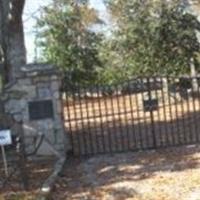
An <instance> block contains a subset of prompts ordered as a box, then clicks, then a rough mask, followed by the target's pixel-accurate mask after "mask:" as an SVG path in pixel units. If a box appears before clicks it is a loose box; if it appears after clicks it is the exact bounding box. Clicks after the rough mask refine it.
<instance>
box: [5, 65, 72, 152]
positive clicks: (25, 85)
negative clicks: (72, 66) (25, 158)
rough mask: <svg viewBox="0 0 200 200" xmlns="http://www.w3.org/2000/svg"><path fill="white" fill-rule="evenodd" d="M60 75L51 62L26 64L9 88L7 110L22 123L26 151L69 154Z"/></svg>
mask: <svg viewBox="0 0 200 200" xmlns="http://www.w3.org/2000/svg"><path fill="white" fill-rule="evenodd" d="M60 87H61V74H60V73H59V71H58V70H57V69H56V68H55V67H54V66H52V65H47V64H37V65H33V64H32V65H26V66H23V67H22V68H21V72H20V73H19V75H18V77H17V79H16V82H15V83H14V84H11V85H9V86H8V87H7V89H6V94H7V99H6V101H5V111H6V113H8V114H10V115H12V116H13V118H14V120H16V121H17V122H22V124H23V131H24V135H25V143H26V151H27V153H30V152H33V151H34V150H35V148H36V147H37V146H38V144H39V143H40V142H41V138H43V140H42V144H41V145H40V147H39V149H38V151H37V154H38V155H52V154H55V153H56V154H57V153H66V151H67V150H68V147H69V145H68V139H67V135H66V134H65V131H64V122H63V119H62V105H61V96H62V95H61V93H60Z"/></svg>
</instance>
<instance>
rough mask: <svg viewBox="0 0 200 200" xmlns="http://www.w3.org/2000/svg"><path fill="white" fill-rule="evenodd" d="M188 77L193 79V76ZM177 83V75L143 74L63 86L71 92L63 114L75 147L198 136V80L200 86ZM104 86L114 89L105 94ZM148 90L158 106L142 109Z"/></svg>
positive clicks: (170, 142)
mask: <svg viewBox="0 0 200 200" xmlns="http://www.w3.org/2000/svg"><path fill="white" fill-rule="evenodd" d="M185 80H186V81H188V82H192V80H193V77H190V78H188V77H187V78H186V79H185ZM164 82H166V84H165V83H164ZM167 84H168V87H171V86H172V87H174V88H175V90H174V92H173V91H170V88H169V89H167ZM178 84H179V85H180V78H179V77H178V78H177V77H162V76H161V77H139V78H136V79H134V80H133V81H130V80H128V81H127V82H124V83H123V84H121V83H119V84H117V85H112V86H105V87H102V86H99V85H97V86H95V87H89V88H88V87H82V86H79V85H75V86H76V87H74V89H75V90H74V91H75V92H72V91H70V90H69V88H68V89H67V90H66V91H65V92H66V94H72V98H71V95H70V97H67V100H66V101H67V102H66V103H65V106H66V107H67V108H66V109H65V113H64V114H65V123H66V125H67V127H68V132H70V133H69V134H70V137H71V140H72V148H73V149H72V151H73V152H74V154H76V155H93V154H97V153H106V152H109V153H113V152H122V151H129V150H134V151H135V150H140V149H141V150H145V149H155V148H160V147H167V146H175V145H176V146H177V145H182V144H191V143H196V142H199V139H200V136H199V133H198V132H199V129H200V126H199V124H198V121H197V120H198V118H199V114H198V113H199V112H200V95H199V86H198V91H197V92H196V91H194V88H193V87H192V88H191V89H190V90H191V91H189V90H188V89H184V88H180V87H179V88H178ZM176 85H177V86H176ZM94 88H95V89H94ZM171 89H173V88H171ZM180 89H181V90H182V91H180ZM106 91H108V92H109V91H113V93H112V92H111V93H110V94H109V95H108V94H107V95H106V96H105V94H106ZM119 91H120V92H121V93H120V92H119ZM88 92H89V93H88ZM171 92H173V94H174V95H173V96H174V99H172V97H171V94H172V93H171ZM180 92H182V94H180ZM88 94H89V95H90V96H87V95H88ZM145 94H148V95H149V97H150V100H151V99H154V98H156V99H158V101H159V103H158V105H157V110H153V109H150V111H151V112H147V113H145V112H144V110H143V109H142V106H141V102H142V101H143V100H144V95H145ZM194 94H195V96H194ZM177 95H179V99H180V101H179V100H177ZM182 95H184V96H182ZM183 97H185V99H184V100H183ZM66 112H67V113H66ZM149 120H150V121H149Z"/></svg>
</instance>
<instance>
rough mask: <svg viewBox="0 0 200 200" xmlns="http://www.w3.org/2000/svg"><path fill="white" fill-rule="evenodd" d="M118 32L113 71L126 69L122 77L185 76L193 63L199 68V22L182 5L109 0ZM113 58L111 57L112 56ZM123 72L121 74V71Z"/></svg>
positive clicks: (109, 7) (110, 50) (113, 50)
mask: <svg viewBox="0 0 200 200" xmlns="http://www.w3.org/2000/svg"><path fill="white" fill-rule="evenodd" d="M106 3H107V7H108V9H109V11H110V13H111V15H112V18H113V21H114V24H116V26H117V28H115V30H114V31H113V36H112V38H113V39H112V45H110V46H112V48H111V49H109V52H107V59H106V62H107V63H110V60H109V58H108V57H113V55H115V56H114V57H115V59H117V61H115V63H114V64H113V65H111V67H113V69H116V66H115V65H116V64H117V65H118V68H120V67H121V69H122V70H123V69H125V74H124V73H121V75H122V77H124V75H125V77H131V76H133V75H138V74H139V75H144V74H146V75H152V74H167V75H170V74H176V75H177V74H185V73H189V72H190V64H191V60H194V63H195V64H196V65H197V66H198V65H199V63H198V59H197V58H198V55H199V50H200V45H199V42H198V40H197V37H196V32H195V31H196V30H200V24H199V22H198V21H197V19H196V18H195V17H194V16H192V15H190V14H188V13H186V12H185V7H184V5H182V4H181V3H180V1H168V2H167V1H163V0H155V1H153V0H152V1H141V0H131V1H130V0H107V1H106ZM105 55H106V53H105ZM108 55H109V56H108ZM119 71H121V70H119Z"/></svg>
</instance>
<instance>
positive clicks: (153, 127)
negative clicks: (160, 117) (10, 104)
mask: <svg viewBox="0 0 200 200" xmlns="http://www.w3.org/2000/svg"><path fill="white" fill-rule="evenodd" d="M147 85H148V87H149V88H148V96H149V99H150V100H152V96H151V90H150V80H149V78H147ZM153 112H154V111H153V110H150V116H151V133H152V137H153V146H154V147H155V148H157V142H156V135H155V124H154V116H153Z"/></svg>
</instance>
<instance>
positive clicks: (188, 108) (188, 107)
mask: <svg viewBox="0 0 200 200" xmlns="http://www.w3.org/2000/svg"><path fill="white" fill-rule="evenodd" d="M186 99H187V115H188V116H187V118H186V119H187V121H188V120H189V123H188V126H189V130H191V132H189V136H188V140H189V142H192V135H193V134H192V130H193V126H192V123H191V122H193V117H194V116H191V115H190V106H191V105H190V102H189V100H190V99H189V94H188V90H186Z"/></svg>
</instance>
